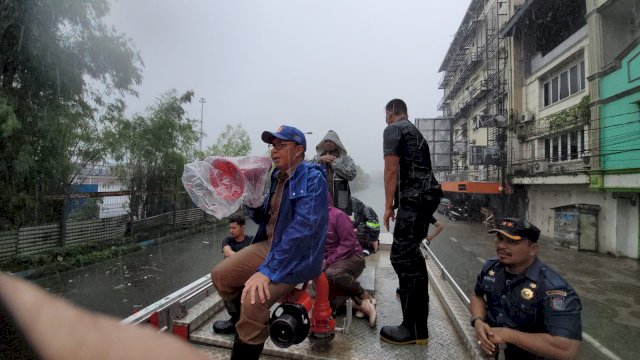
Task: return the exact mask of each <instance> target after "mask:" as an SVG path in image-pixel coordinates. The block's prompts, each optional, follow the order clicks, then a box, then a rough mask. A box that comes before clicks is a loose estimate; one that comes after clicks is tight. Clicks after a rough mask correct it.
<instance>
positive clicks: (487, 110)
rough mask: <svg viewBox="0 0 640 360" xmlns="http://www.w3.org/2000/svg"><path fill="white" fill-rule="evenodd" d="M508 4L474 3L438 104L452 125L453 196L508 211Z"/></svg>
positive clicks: (448, 60)
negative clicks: (505, 34) (505, 33)
mask: <svg viewBox="0 0 640 360" xmlns="http://www.w3.org/2000/svg"><path fill="white" fill-rule="evenodd" d="M511 9H512V8H511V7H510V6H509V2H506V1H496V0H488V1H486V0H473V1H471V4H470V5H469V8H468V10H467V12H466V14H465V16H464V18H463V20H462V23H461V24H460V27H459V28H458V30H457V32H456V35H455V38H454V40H453V41H452V43H451V46H450V47H449V50H448V51H447V54H446V56H445V58H444V60H443V62H442V65H441V66H440V69H439V71H440V72H441V73H442V78H441V80H440V82H439V87H440V88H441V89H443V91H444V94H443V97H442V100H441V101H440V103H439V105H438V110H441V111H442V112H443V116H444V117H446V118H450V119H451V121H452V125H451V126H452V129H451V134H452V147H451V148H452V154H451V169H450V173H449V174H448V175H447V176H446V178H445V179H442V187H443V190H444V191H445V192H447V193H448V195H447V196H449V197H458V198H459V199H464V200H465V203H467V204H469V203H470V204H475V206H476V207H480V206H483V207H491V208H493V209H494V210H495V211H498V212H500V213H502V212H504V210H505V206H504V200H505V199H506V197H505V180H506V178H505V165H506V152H505V141H506V135H505V134H506V126H507V119H508V116H509V111H508V107H507V106H506V104H507V103H508V101H509V100H508V98H509V93H508V91H507V90H508V89H507V84H508V74H509V70H508V65H509V63H508V57H507V47H506V44H505V42H504V41H503V38H502V37H500V36H499V30H500V28H501V27H502V26H503V25H504V24H505V23H506V21H507V20H508V19H509V17H510V12H511Z"/></svg>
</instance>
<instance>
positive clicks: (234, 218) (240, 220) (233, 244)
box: [222, 215, 253, 258]
mask: <svg viewBox="0 0 640 360" xmlns="http://www.w3.org/2000/svg"><path fill="white" fill-rule="evenodd" d="M244 230H245V221H244V217H242V216H240V215H231V216H230V217H229V234H230V235H231V236H227V237H226V238H225V239H224V240H223V241H222V253H223V254H224V257H225V258H227V257H229V256H231V255H233V254H235V253H237V252H238V251H240V250H242V249H244V248H245V247H247V246H248V245H249V244H251V241H252V240H253V237H252V236H249V235H246V234H245V232H244Z"/></svg>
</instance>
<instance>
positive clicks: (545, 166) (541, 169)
mask: <svg viewBox="0 0 640 360" xmlns="http://www.w3.org/2000/svg"><path fill="white" fill-rule="evenodd" d="M548 170H549V163H546V162H537V163H535V164H533V173H534V174H540V173H545V172H547V171H548Z"/></svg>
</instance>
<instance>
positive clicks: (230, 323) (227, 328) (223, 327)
mask: <svg viewBox="0 0 640 360" xmlns="http://www.w3.org/2000/svg"><path fill="white" fill-rule="evenodd" d="M239 319H240V314H232V315H231V318H230V319H229V320H218V321H214V322H213V332H214V333H216V334H235V333H236V323H237V322H238V320H239Z"/></svg>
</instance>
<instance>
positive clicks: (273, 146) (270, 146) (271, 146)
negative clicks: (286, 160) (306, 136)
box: [267, 141, 295, 150]
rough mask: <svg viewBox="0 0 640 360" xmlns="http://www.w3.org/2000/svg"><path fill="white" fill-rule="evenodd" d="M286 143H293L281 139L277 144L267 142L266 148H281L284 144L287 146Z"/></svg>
mask: <svg viewBox="0 0 640 360" xmlns="http://www.w3.org/2000/svg"><path fill="white" fill-rule="evenodd" d="M287 144H295V143H294V142H293V141H283V142H280V143H277V144H268V145H267V148H269V150H273V149H278V150H282V149H284V147H285V146H287Z"/></svg>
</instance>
